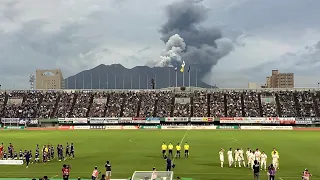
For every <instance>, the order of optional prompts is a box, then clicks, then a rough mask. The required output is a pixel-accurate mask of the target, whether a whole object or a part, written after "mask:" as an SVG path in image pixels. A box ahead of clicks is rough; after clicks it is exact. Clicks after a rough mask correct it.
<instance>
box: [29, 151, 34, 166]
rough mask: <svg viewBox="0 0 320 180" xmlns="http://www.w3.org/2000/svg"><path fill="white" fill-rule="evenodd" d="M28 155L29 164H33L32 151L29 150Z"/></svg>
mask: <svg viewBox="0 0 320 180" xmlns="http://www.w3.org/2000/svg"><path fill="white" fill-rule="evenodd" d="M29 154H30V163H31V164H33V160H32V158H33V156H32V151H31V150H30V151H29Z"/></svg>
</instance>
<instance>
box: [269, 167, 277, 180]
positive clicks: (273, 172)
mask: <svg viewBox="0 0 320 180" xmlns="http://www.w3.org/2000/svg"><path fill="white" fill-rule="evenodd" d="M268 175H269V180H275V175H276V168H275V167H274V166H273V164H271V165H270V166H269V168H268Z"/></svg>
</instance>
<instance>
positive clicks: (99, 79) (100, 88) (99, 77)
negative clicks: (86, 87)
mask: <svg viewBox="0 0 320 180" xmlns="http://www.w3.org/2000/svg"><path fill="white" fill-rule="evenodd" d="M99 89H101V86H100V75H99Z"/></svg>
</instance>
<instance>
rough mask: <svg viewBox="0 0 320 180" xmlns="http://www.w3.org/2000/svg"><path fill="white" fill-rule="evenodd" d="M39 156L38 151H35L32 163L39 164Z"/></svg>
mask: <svg viewBox="0 0 320 180" xmlns="http://www.w3.org/2000/svg"><path fill="white" fill-rule="evenodd" d="M39 156H40V154H39V151H36V153H35V155H34V162H36V163H39V162H40V158H39Z"/></svg>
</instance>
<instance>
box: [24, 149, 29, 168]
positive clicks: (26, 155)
mask: <svg viewBox="0 0 320 180" xmlns="http://www.w3.org/2000/svg"><path fill="white" fill-rule="evenodd" d="M24 157H25V160H26V165H27V167H26V168H28V167H29V163H30V153H29V151H28V152H27V153H26V154H25V155H24Z"/></svg>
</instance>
